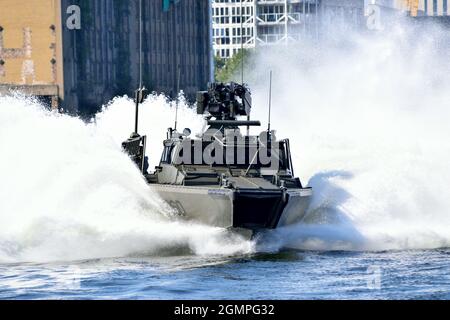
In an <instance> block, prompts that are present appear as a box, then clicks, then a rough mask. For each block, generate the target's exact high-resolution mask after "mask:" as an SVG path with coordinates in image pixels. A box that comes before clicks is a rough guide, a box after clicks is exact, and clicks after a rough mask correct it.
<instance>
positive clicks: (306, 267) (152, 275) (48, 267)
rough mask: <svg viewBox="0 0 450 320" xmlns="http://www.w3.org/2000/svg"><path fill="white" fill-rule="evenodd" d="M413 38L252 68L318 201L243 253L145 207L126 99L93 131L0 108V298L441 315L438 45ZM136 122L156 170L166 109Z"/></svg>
mask: <svg viewBox="0 0 450 320" xmlns="http://www.w3.org/2000/svg"><path fill="white" fill-rule="evenodd" d="M423 32H424V34H422V35H420V34H419V35H418V34H417V33H414V34H413V35H412V34H411V33H409V32H408V28H406V29H405V27H404V26H403V27H402V26H399V27H396V28H394V29H392V30H391V31H390V32H389V33H388V34H380V35H378V36H374V37H363V38H361V37H358V36H353V35H347V37H346V41H345V42H339V41H338V42H335V41H334V42H330V43H324V44H322V46H316V45H308V44H306V43H305V44H302V46H301V47H299V48H296V49H295V50H290V51H289V52H277V51H273V52H266V53H265V54H264V55H263V56H259V57H257V61H258V63H257V66H260V67H258V68H256V69H255V70H254V72H255V73H256V74H257V75H259V76H257V77H255V78H254V79H252V78H250V79H249V80H250V82H252V87H253V88H254V98H255V99H254V100H255V107H254V114H255V116H254V118H259V119H263V120H264V119H266V114H267V112H266V111H267V110H266V107H265V106H266V105H267V103H266V101H267V90H266V88H267V85H268V81H264V79H265V77H264V74H266V73H267V80H268V68H272V69H273V70H274V104H273V105H274V110H273V119H272V120H273V121H272V126H273V127H274V128H277V129H278V130H279V131H278V135H279V136H280V137H290V138H291V144H292V147H293V152H294V165H295V168H296V170H297V172H296V173H297V174H298V175H299V176H300V177H301V178H302V181H303V182H304V183H308V185H310V186H312V187H313V188H314V198H313V201H312V204H311V207H310V208H309V210H308V213H307V217H306V219H305V220H304V221H302V223H300V224H298V225H294V226H291V227H288V228H283V229H280V230H276V231H272V232H267V233H266V234H263V235H261V236H260V237H259V238H258V239H255V240H252V241H249V240H245V239H243V238H241V237H239V236H237V235H234V234H231V233H229V232H227V231H226V230H222V229H219V228H212V227H208V226H203V225H197V224H193V223H186V222H183V221H179V220H177V218H176V217H174V215H173V214H172V211H171V209H170V208H169V207H167V206H166V205H165V204H164V203H163V202H162V201H161V200H160V199H159V198H158V196H157V195H156V194H153V193H152V192H151V191H150V190H149V188H148V186H147V185H146V183H145V181H144V179H143V178H142V177H141V176H140V174H139V172H138V171H137V170H136V169H135V167H134V165H133V163H132V162H131V161H130V160H129V159H128V157H127V156H126V155H125V154H124V153H123V152H122V151H121V149H120V143H121V141H122V140H123V139H124V138H125V137H127V136H128V135H129V134H130V133H131V131H132V130H133V111H134V107H133V102H132V101H131V100H130V99H128V98H127V97H119V98H116V99H114V101H112V102H111V103H110V104H109V105H108V106H106V107H105V108H104V109H103V111H102V112H101V113H100V114H98V115H97V116H96V119H95V121H92V123H84V122H83V121H81V120H80V119H76V118H73V117H69V116H65V115H59V114H54V113H51V112H48V111H46V110H45V109H44V108H43V107H42V106H41V105H40V104H39V103H38V102H36V101H33V100H30V99H27V98H24V97H21V96H13V97H0V154H1V157H0V177H1V183H0V298H4V299H13V298H26V299H44V298H74V299H79V298H87V299H97V298H113V299H119V298H139V299H141V298H142V299H144V298H154V299H160V298H163V299H197V298H217V299H241V298H242V299H256V298H266V299H267V298H273V299H308V298H325V299H328V298H338V299H347V298H349V299H353V298H355V299H357V298H363V299H370V298H375V299H391V298H399V299H413V298H418V299H432V298H439V299H448V298H449V282H450V280H449V272H448V270H449V266H448V264H449V261H450V259H449V252H450V251H449V250H448V249H447V248H450V214H449V208H450V200H449V199H450V197H449V196H450V187H449V185H448V181H449V180H450V171H449V170H448V164H449V160H450V157H449V155H450V140H449V139H448V136H449V135H450V128H449V126H448V123H449V121H450V108H449V106H450V98H449V92H450V61H449V60H448V58H447V57H448V54H447V53H448V47H446V46H445V45H447V46H448V44H450V41H449V39H448V36H449V35H448V33H444V32H442V31H441V30H439V29H432V30H424V31H423ZM419 36H420V37H421V38H420V40H421V41H417V37H419ZM443 44H444V45H443ZM255 79H256V80H255ZM266 82H267V83H266ZM179 105H180V115H179V123H180V127H181V126H189V127H190V128H191V129H193V132H194V133H195V132H200V131H201V129H202V121H201V118H199V117H198V116H197V115H195V114H194V113H193V112H192V110H190V109H189V107H188V106H187V105H186V103H185V102H184V101H183V100H182V99H181V101H180V103H179ZM281 107H282V108H281ZM141 110H142V114H141V117H140V121H141V123H140V128H141V132H142V133H143V134H146V135H148V136H149V146H148V148H149V152H150V162H151V165H152V166H154V165H156V164H157V162H158V158H159V155H160V150H161V141H162V140H163V138H164V136H165V130H166V128H168V127H169V126H171V125H172V124H173V121H174V104H173V103H172V104H171V103H169V102H167V101H166V99H165V98H164V97H163V96H151V97H149V99H148V100H147V101H146V102H145V103H144V105H143V106H142V108H141Z"/></svg>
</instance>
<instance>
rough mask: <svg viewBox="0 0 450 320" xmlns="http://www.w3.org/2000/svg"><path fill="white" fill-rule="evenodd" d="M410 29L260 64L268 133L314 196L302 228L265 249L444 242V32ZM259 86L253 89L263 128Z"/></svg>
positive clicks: (276, 236) (279, 55) (448, 45)
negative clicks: (285, 148) (285, 140)
mask: <svg viewBox="0 0 450 320" xmlns="http://www.w3.org/2000/svg"><path fill="white" fill-rule="evenodd" d="M411 29H412V28H411V26H408V25H407V24H401V25H396V26H393V27H392V28H390V29H389V30H388V31H387V32H384V33H381V34H375V35H370V36H369V35H365V36H358V35H346V38H345V41H342V42H339V41H336V39H334V40H333V41H332V42H327V43H322V44H321V45H319V46H317V45H309V44H307V43H302V45H301V46H300V47H298V48H297V49H296V50H289V51H280V50H274V51H273V52H271V53H266V54H264V55H263V56H260V57H259V62H258V63H257V65H259V66H264V70H259V74H260V76H259V77H258V79H261V78H265V79H268V76H269V72H268V69H269V68H270V69H272V70H274V83H275V84H274V94H273V96H274V104H273V105H274V108H273V117H272V119H273V122H272V126H273V127H274V128H278V129H279V130H278V135H279V136H283V137H290V138H291V140H292V141H291V144H292V146H293V147H294V149H293V156H294V158H295V160H294V162H295V165H296V168H297V172H296V173H297V174H298V175H301V177H302V178H303V181H305V182H307V181H309V185H310V186H312V187H313V188H314V194H315V195H314V199H313V203H312V205H311V207H310V210H309V213H308V216H307V218H306V219H305V221H303V223H302V224H299V225H297V226H293V227H290V228H287V229H284V230H280V231H277V232H275V233H272V234H271V235H270V237H269V238H270V241H266V243H269V244H270V247H274V248H279V247H280V246H292V247H296V248H306V249H354V250H388V249H414V248H438V247H448V246H449V245H450V211H449V210H450V186H449V183H448V181H450V171H449V161H450V140H449V138H448V137H449V136H450V127H449V126H448V124H449V122H450V60H449V59H448V52H449V50H450V35H449V33H448V30H446V31H444V30H441V29H439V28H438V27H433V28H424V29H421V30H419V31H420V32H418V30H417V29H414V31H410V30H411ZM263 74H266V77H262V75H263ZM267 83H268V80H267V81H264V82H263V83H261V82H259V81H256V82H255V83H254V84H253V85H254V87H255V88H257V89H256V95H255V96H256V100H257V102H256V106H258V107H257V108H256V110H255V111H256V113H258V118H260V119H265V118H266V117H265V116H264V114H265V112H266V110H264V107H263V108H261V106H264V105H267V103H266V99H267V98H266V97H267V89H266V88H267Z"/></svg>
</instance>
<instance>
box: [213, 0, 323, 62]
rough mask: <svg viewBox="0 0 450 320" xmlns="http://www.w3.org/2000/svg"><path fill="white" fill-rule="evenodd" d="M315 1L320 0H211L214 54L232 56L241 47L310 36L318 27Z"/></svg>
mask: <svg viewBox="0 0 450 320" xmlns="http://www.w3.org/2000/svg"><path fill="white" fill-rule="evenodd" d="M318 5H319V0H212V10H213V46H214V54H215V55H216V56H219V57H221V58H231V57H232V56H233V55H235V54H236V53H237V52H239V51H240V50H241V48H244V49H249V48H255V47H256V46H265V45H275V44H280V43H285V44H286V43H291V42H295V41H300V40H302V39H304V38H305V37H307V36H311V35H312V34H314V33H315V32H316V31H317V23H318V20H317V14H316V13H317V8H318ZM241 19H242V20H241ZM241 32H242V36H241Z"/></svg>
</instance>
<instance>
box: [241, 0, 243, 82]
mask: <svg viewBox="0 0 450 320" xmlns="http://www.w3.org/2000/svg"><path fill="white" fill-rule="evenodd" d="M243 3H244V0H241V83H242V85H244V5H243Z"/></svg>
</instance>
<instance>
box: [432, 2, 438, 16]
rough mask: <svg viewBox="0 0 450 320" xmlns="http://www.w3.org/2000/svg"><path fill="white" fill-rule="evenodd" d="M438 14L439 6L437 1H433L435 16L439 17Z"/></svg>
mask: <svg viewBox="0 0 450 320" xmlns="http://www.w3.org/2000/svg"><path fill="white" fill-rule="evenodd" d="M437 13H438V4H437V0H433V15H434V16H437Z"/></svg>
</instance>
